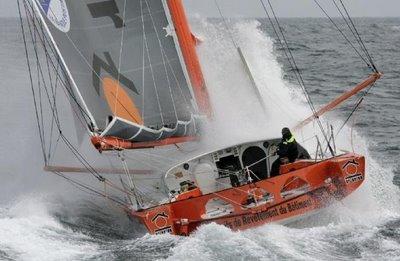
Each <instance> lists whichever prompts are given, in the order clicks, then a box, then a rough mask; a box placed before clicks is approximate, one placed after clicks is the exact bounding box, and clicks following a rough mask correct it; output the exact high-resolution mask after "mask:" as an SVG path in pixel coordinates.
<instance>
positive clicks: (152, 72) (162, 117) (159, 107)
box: [140, 0, 165, 126]
mask: <svg viewBox="0 0 400 261" xmlns="http://www.w3.org/2000/svg"><path fill="white" fill-rule="evenodd" d="M145 1H146V0H145ZM146 4H147V1H146ZM147 6H148V5H147ZM140 8H141V12H142V30H143V39H144V42H145V46H146V53H147V59H148V61H149V67H150V72H151V77H152V79H153V85H154V90H155V95H156V99H157V104H158V109H159V111H160V117H161V122H162V125H163V126H164V124H165V123H164V116H163V114H162V108H161V103H160V97H159V95H158V90H157V85H156V79H155V77H154V71H153V65H152V63H151V59H150V51H149V46H148V43H147V36H146V31H145V28H144V17H143V3H142V0H141V1H140ZM148 11H149V13H150V10H148ZM143 67H144V66H143ZM143 89H144V88H143ZM143 97H144V96H143ZM143 104H145V103H144V100H143ZM143 106H144V105H143ZM143 111H144V110H143ZM143 120H144V118H143Z"/></svg>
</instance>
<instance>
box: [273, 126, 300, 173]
mask: <svg viewBox="0 0 400 261" xmlns="http://www.w3.org/2000/svg"><path fill="white" fill-rule="evenodd" d="M276 154H278V156H279V157H278V159H277V160H275V161H274V163H272V167H271V177H275V176H277V175H279V168H280V166H281V165H282V164H287V163H292V162H294V161H295V160H296V159H297V158H298V155H299V150H298V147H297V142H296V139H295V138H294V136H293V134H292V132H291V131H290V130H289V128H287V127H285V128H283V129H282V140H281V142H280V143H279V145H278V149H277V151H276Z"/></svg>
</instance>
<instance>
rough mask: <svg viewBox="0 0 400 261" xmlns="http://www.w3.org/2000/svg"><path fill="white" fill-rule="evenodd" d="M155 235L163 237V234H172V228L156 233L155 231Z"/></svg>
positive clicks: (162, 229) (158, 230) (159, 230)
mask: <svg viewBox="0 0 400 261" xmlns="http://www.w3.org/2000/svg"><path fill="white" fill-rule="evenodd" d="M154 234H156V235H161V234H172V227H171V226H169V227H165V228H161V229H157V230H156V231H154Z"/></svg>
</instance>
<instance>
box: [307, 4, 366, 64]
mask: <svg viewBox="0 0 400 261" xmlns="http://www.w3.org/2000/svg"><path fill="white" fill-rule="evenodd" d="M314 2H315V4H316V5H317V6H318V7H319V8H320V9H321V11H322V12H323V13H324V14H325V15H326V17H327V18H328V19H329V21H330V22H331V23H332V24H333V26H334V27H335V28H336V29H337V30H338V31H339V33H340V34H341V35H342V36H343V38H344V39H345V40H346V41H347V42H348V44H349V45H350V46H351V47H352V48H353V49H354V51H355V52H356V53H357V54H358V56H359V57H360V58H361V59H362V60H363V61H364V62H365V64H366V65H367V66H368V67H369V68H371V69H372V68H373V67H372V65H371V64H370V63H369V62H368V61H367V60H366V59H365V58H364V57H363V56H362V55H361V54H360V52H359V51H358V50H357V48H356V47H355V46H354V44H353V43H352V42H351V41H350V40H349V38H348V37H347V36H346V35H345V34H344V33H343V31H342V30H341V29H340V28H339V26H338V25H337V24H336V23H335V21H333V19H332V18H331V17H330V16H329V14H328V13H327V12H326V10H325V9H324V8H323V7H322V6H321V4H320V3H319V2H318V0H314Z"/></svg>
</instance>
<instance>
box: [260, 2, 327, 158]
mask: <svg viewBox="0 0 400 261" xmlns="http://www.w3.org/2000/svg"><path fill="white" fill-rule="evenodd" d="M260 2H261V4H262V6H263V9H264V11H265V13H266V14H267V16H268V18H269V21H270V22H271V24H272V19H271V17H270V15H269V13H268V11H267V10H268V9H267V7H266V5H265V4H264V1H263V0H260ZM267 2H268V5H269V7H270V9H271V11H272V14H273V17H274V20H275V23H276V27H277V28H278V30H276V29H274V31H275V32H276V33H277V31H279V32H280V35H281V36H282V39H283V43H284V45H283V43H282V41H281V38H280V36H279V34H278V33H277V37H278V41H279V42H280V43H281V44H282V46H283V47H284V49H285V48H286V50H287V54H288V56H287V58H288V59H289V64H290V66H291V67H292V70H293V71H294V73H295V75H297V76H296V78H297V81H298V83H299V85H300V87H301V89H302V91H303V93H304V95H305V98H306V100H307V103H308V105H309V107H310V109H311V112H312V113H313V115H314V119H315V120H316V121H317V124H318V126H319V128H320V130H321V133H322V135H323V137H324V139H325V140H326V141H327V146H328V148H329V151H330V153H331V154H332V156H334V155H335V154H334V151H333V149H332V147H331V145H330V143H329V139H328V137H327V134H326V132H325V129H324V127H323V126H322V123H321V120H320V119H319V117H318V115H317V111H316V109H315V106H314V104H313V102H312V100H311V97H310V95H309V94H308V91H307V89H306V87H305V82H304V80H303V76H302V74H301V72H300V69H299V67H298V66H297V63H296V60H295V58H294V56H293V53H292V51H291V50H290V47H289V44H288V41H287V39H286V36H285V34H284V32H283V28H282V26H281V25H280V22H279V20H278V17H277V16H276V14H275V10H274V8H273V6H272V4H271V1H270V0H267ZM290 61H291V62H290Z"/></svg>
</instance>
